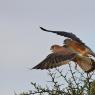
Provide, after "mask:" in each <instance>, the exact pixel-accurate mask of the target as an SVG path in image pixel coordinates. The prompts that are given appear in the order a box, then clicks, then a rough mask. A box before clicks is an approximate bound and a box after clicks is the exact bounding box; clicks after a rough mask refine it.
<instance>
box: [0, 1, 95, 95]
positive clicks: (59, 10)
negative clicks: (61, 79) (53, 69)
mask: <svg viewBox="0 0 95 95" xmlns="http://www.w3.org/2000/svg"><path fill="white" fill-rule="evenodd" d="M40 26H42V27H44V28H46V29H50V30H61V31H62V30H64V31H67V32H72V33H74V34H76V35H77V36H78V37H79V38H80V39H81V40H82V41H83V42H85V43H86V44H87V45H88V46H89V47H90V48H91V49H92V50H93V51H95V44H94V43H95V0H0V94H1V95H14V91H15V92H17V93H19V92H23V91H28V90H30V89H31V85H30V82H31V81H32V82H37V83H39V84H40V83H41V84H44V83H45V82H46V81H47V80H48V75H47V71H46V70H45V71H41V70H29V68H32V67H33V66H35V65H37V64H38V63H39V62H40V61H42V60H43V59H44V58H45V57H46V56H47V55H48V54H49V53H50V49H49V48H50V46H51V45H52V44H60V45H62V43H63V39H64V37H60V36H57V35H55V34H52V33H47V32H44V31H42V30H40V28H39V27H40ZM62 68H64V71H66V66H62Z"/></svg>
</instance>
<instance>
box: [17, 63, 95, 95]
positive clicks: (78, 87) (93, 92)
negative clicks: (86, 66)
mask: <svg viewBox="0 0 95 95" xmlns="http://www.w3.org/2000/svg"><path fill="white" fill-rule="evenodd" d="M68 66H69V70H68V71H67V73H66V74H65V75H64V74H63V70H62V69H61V70H59V69H58V68H56V69H55V72H52V70H48V75H49V76H50V78H51V80H50V81H48V84H50V86H48V85H45V87H43V86H41V85H39V84H37V83H34V82H31V85H32V86H33V90H30V91H28V92H24V93H21V94H19V95H95V80H94V72H92V73H90V74H87V73H84V72H82V71H79V70H77V69H74V70H72V66H71V65H70V64H69V65H68Z"/></svg>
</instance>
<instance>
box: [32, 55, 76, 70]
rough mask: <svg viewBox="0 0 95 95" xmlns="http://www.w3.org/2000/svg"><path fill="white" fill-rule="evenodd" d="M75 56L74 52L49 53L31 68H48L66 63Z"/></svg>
mask: <svg viewBox="0 0 95 95" xmlns="http://www.w3.org/2000/svg"><path fill="white" fill-rule="evenodd" d="M74 57H75V54H70V55H63V54H59V53H52V54H49V55H48V56H47V57H46V58H45V59H44V60H43V61H42V62H41V63H39V64H38V65H36V66H35V67H33V68H32V69H50V68H55V67H58V66H61V65H64V64H68V62H69V61H71V60H72V59H73V58H74Z"/></svg>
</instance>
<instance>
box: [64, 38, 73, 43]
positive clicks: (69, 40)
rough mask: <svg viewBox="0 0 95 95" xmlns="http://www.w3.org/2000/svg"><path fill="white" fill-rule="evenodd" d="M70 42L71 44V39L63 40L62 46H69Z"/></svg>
mask: <svg viewBox="0 0 95 95" xmlns="http://www.w3.org/2000/svg"><path fill="white" fill-rule="evenodd" d="M71 42H72V40H71V39H65V40H64V44H70V43H71Z"/></svg>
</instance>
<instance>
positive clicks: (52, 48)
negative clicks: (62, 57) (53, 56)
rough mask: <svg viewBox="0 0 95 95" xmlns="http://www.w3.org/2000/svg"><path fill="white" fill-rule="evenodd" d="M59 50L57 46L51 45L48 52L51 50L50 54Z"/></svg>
mask: <svg viewBox="0 0 95 95" xmlns="http://www.w3.org/2000/svg"><path fill="white" fill-rule="evenodd" d="M60 48H61V46H59V45H52V46H51V48H50V50H52V52H56V50H58V49H60Z"/></svg>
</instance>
